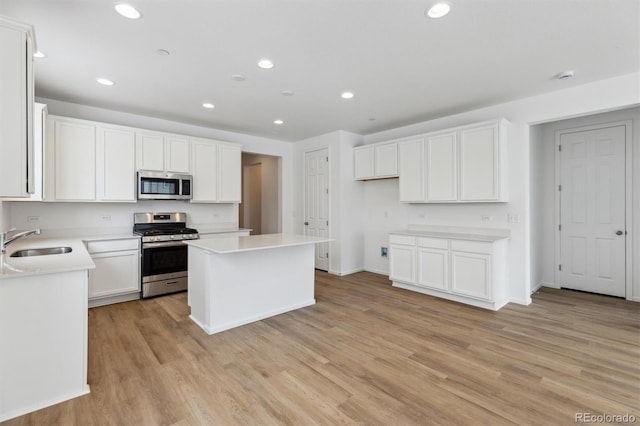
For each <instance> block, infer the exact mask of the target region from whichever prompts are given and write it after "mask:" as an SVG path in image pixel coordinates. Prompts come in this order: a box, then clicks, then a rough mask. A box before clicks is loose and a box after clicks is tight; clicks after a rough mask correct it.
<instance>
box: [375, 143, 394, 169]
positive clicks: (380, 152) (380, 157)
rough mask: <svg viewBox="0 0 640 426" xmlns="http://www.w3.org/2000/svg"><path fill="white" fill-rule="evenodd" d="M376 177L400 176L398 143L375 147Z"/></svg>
mask: <svg viewBox="0 0 640 426" xmlns="http://www.w3.org/2000/svg"><path fill="white" fill-rule="evenodd" d="M375 163H376V177H390V176H398V144H397V143H390V144H385V145H377V146H376V147H375Z"/></svg>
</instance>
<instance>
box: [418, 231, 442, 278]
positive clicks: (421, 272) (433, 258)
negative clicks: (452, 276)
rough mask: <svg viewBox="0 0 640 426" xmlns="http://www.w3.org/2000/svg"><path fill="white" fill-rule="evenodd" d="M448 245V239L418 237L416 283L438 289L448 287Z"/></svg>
mask: <svg viewBox="0 0 640 426" xmlns="http://www.w3.org/2000/svg"><path fill="white" fill-rule="evenodd" d="M448 245H449V242H448V240H443V239H436V238H418V281H417V282H416V284H417V285H419V286H423V287H431V288H436V289H439V290H448V289H449V250H448Z"/></svg>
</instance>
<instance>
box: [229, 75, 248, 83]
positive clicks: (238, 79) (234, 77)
mask: <svg viewBox="0 0 640 426" xmlns="http://www.w3.org/2000/svg"><path fill="white" fill-rule="evenodd" d="M231 80H234V81H245V80H246V77H245V76H244V75H242V74H233V75H232V76H231Z"/></svg>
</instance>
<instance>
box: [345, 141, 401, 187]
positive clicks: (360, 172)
mask: <svg viewBox="0 0 640 426" xmlns="http://www.w3.org/2000/svg"><path fill="white" fill-rule="evenodd" d="M394 177H398V144H397V142H384V143H378V144H372V145H365V146H359V147H356V148H354V149H353V178H354V179H355V180H369V179H385V178H394Z"/></svg>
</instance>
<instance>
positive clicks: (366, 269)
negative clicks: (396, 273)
mask: <svg viewBox="0 0 640 426" xmlns="http://www.w3.org/2000/svg"><path fill="white" fill-rule="evenodd" d="M363 271H366V272H372V273H374V274H380V275H386V276H387V277H388V276H389V271H383V270H380V269H373V268H364V269H363Z"/></svg>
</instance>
